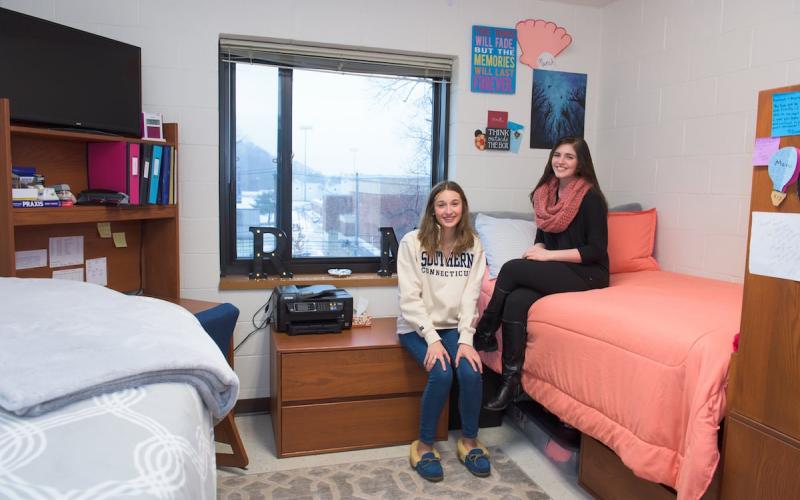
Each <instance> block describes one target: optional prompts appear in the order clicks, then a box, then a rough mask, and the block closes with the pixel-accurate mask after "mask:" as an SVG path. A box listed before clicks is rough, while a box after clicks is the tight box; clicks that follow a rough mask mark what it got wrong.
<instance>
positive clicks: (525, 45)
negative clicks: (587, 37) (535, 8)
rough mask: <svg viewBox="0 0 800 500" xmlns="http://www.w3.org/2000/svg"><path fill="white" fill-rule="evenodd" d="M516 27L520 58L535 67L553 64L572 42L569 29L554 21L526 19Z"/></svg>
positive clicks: (523, 62)
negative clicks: (560, 26) (555, 58)
mask: <svg viewBox="0 0 800 500" xmlns="http://www.w3.org/2000/svg"><path fill="white" fill-rule="evenodd" d="M516 28H517V40H518V41H519V48H520V51H521V52H522V54H521V55H520V58H519V60H520V62H522V64H526V65H528V66H530V67H531V68H534V69H535V68H538V67H540V66H543V65H550V64H552V63H553V62H552V60H553V58H554V57H556V56H557V55H558V54H560V53H561V52H562V51H563V50H564V49H566V48H567V47H568V46H569V44H571V43H572V37H571V36H570V35H569V34H568V33H567V30H566V29H564V28H559V27H558V26H557V25H556V23H554V22H552V21H545V20H544V19H526V20H524V21H520V22H518V23H517V26H516Z"/></svg>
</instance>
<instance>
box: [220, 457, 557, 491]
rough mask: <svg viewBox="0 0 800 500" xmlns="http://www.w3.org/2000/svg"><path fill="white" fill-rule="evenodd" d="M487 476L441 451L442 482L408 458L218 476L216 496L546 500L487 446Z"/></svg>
mask: <svg viewBox="0 0 800 500" xmlns="http://www.w3.org/2000/svg"><path fill="white" fill-rule="evenodd" d="M490 452H491V454H492V475H491V476H489V477H488V478H477V477H475V476H473V475H472V474H470V473H469V472H467V469H466V468H465V467H464V466H463V465H462V464H461V463H460V462H459V461H458V459H457V458H456V457H455V454H454V453H452V452H448V451H445V452H443V453H442V464H443V466H444V471H445V476H444V480H443V481H441V482H439V483H430V482H428V481H425V480H424V479H422V478H421V477H419V476H418V475H417V473H416V472H414V471H413V470H411V467H410V466H409V465H408V458H387V459H384V460H373V461H369V462H356V463H350V464H342V465H331V466H321V467H310V468H307V469H295V470H289V471H279V472H265V473H261V474H247V475H243V476H236V477H231V476H228V477H220V478H218V481H217V498H218V499H221V500H256V499H268V498H275V499H331V500H338V499H365V500H366V499H372V498H382V499H406V498H415V499H437V500H439V499H444V498H452V499H462V498H502V499H507V500H513V499H529V500H549V499H550V497H549V496H548V495H547V494H546V493H545V492H544V490H542V488H540V487H539V485H538V484H536V483H534V482H533V481H531V479H530V478H529V477H528V476H527V475H525V473H524V472H522V470H521V469H520V468H519V467H518V466H517V464H515V463H514V462H513V461H512V460H511V459H510V458H508V456H506V454H505V453H503V451H502V450H500V449H499V448H490Z"/></svg>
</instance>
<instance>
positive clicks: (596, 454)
mask: <svg viewBox="0 0 800 500" xmlns="http://www.w3.org/2000/svg"><path fill="white" fill-rule="evenodd" d="M721 470H722V460H720V465H718V466H717V471H716V472H715V473H714V478H713V479H712V481H711V484H710V485H709V487H708V490H706V493H705V495H703V497H702V500H718V499H719V485H720V475H721V472H720V471H721ZM578 484H580V486H581V487H582V488H583V489H585V490H586V491H588V492H589V493H590V494H591V495H592V496H594V497H595V498H599V499H602V500H641V499H643V498H647V499H649V500H675V498H676V497H677V494H676V492H675V490H673V489H672V488H670V487H668V486H665V485H663V484H659V483H654V482H652V481H647V480H646V479H642V478H640V477H637V476H635V475H634V474H633V471H631V470H630V469H629V468H628V467H627V466H626V465H625V464H624V463H622V460H621V459H620V458H619V456H617V454H616V453H614V452H613V451H612V450H611V448H608V447H607V446H606V445H604V444H603V443H601V442H600V441H597V440H596V439H594V438H592V437H590V436H587V435H586V434H582V435H581V451H580V471H579V473H578Z"/></svg>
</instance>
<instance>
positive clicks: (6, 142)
mask: <svg viewBox="0 0 800 500" xmlns="http://www.w3.org/2000/svg"><path fill="white" fill-rule="evenodd" d="M10 116H11V113H10V102H9V100H8V99H3V98H0V276H16V277H24V278H49V277H51V276H52V269H51V268H49V267H39V268H34V269H19V270H18V269H16V258H15V252H17V251H23V250H36V249H43V248H45V249H46V248H48V242H49V238H50V237H57V236H83V237H84V259H92V258H97V257H106V258H107V265H108V286H109V287H110V288H113V289H115V290H119V291H122V292H131V291H136V290H140V289H141V290H142V292H143V293H144V294H146V295H150V296H154V297H161V298H165V299H171V300H178V298H179V294H180V260H179V259H180V257H179V248H178V221H179V213H178V206H177V205H152V206H148V205H144V206H128V207H102V206H73V207H61V208H12V207H11V167H12V165H20V166H32V167H36V170H37V172H39V173H41V174H43V175H44V176H45V182H46V183H47V185H53V184H69V186H70V188H71V190H72V192H73V193H75V195H76V196H77V194H78V193H79V192H80V191H83V190H85V189H87V188H88V179H87V168H86V158H87V154H86V145H87V144H88V143H91V142H113V141H126V142H132V143H139V144H145V143H147V144H162V145H164V144H166V145H170V146H172V147H174V148H176V149H177V146H178V126H177V124H175V123H165V124H164V136H165V138H166V142H161V141H145V140H141V139H136V138H130V137H123V136H114V135H106V134H101V133H91V132H80V131H63V130H54V129H48V128H43V127H32V126H21V125H12V124H11V118H10ZM98 222H110V223H111V230H112V231H113V232H125V235H126V240H127V244H128V246H127V247H126V248H116V247H114V244H113V240H112V239H111V238H100V237H99V235H98V232H97V225H96V224H97V223H98ZM70 267H82V266H67V267H65V268H63V269H69V268H70Z"/></svg>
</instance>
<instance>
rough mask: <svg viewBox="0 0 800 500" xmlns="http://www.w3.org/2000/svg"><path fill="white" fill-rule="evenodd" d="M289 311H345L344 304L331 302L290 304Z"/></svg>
mask: <svg viewBox="0 0 800 500" xmlns="http://www.w3.org/2000/svg"><path fill="white" fill-rule="evenodd" d="M289 310H290V311H292V312H298V313H303V312H339V311H342V310H344V302H340V301H330V302H294V303H292V304H289Z"/></svg>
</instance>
